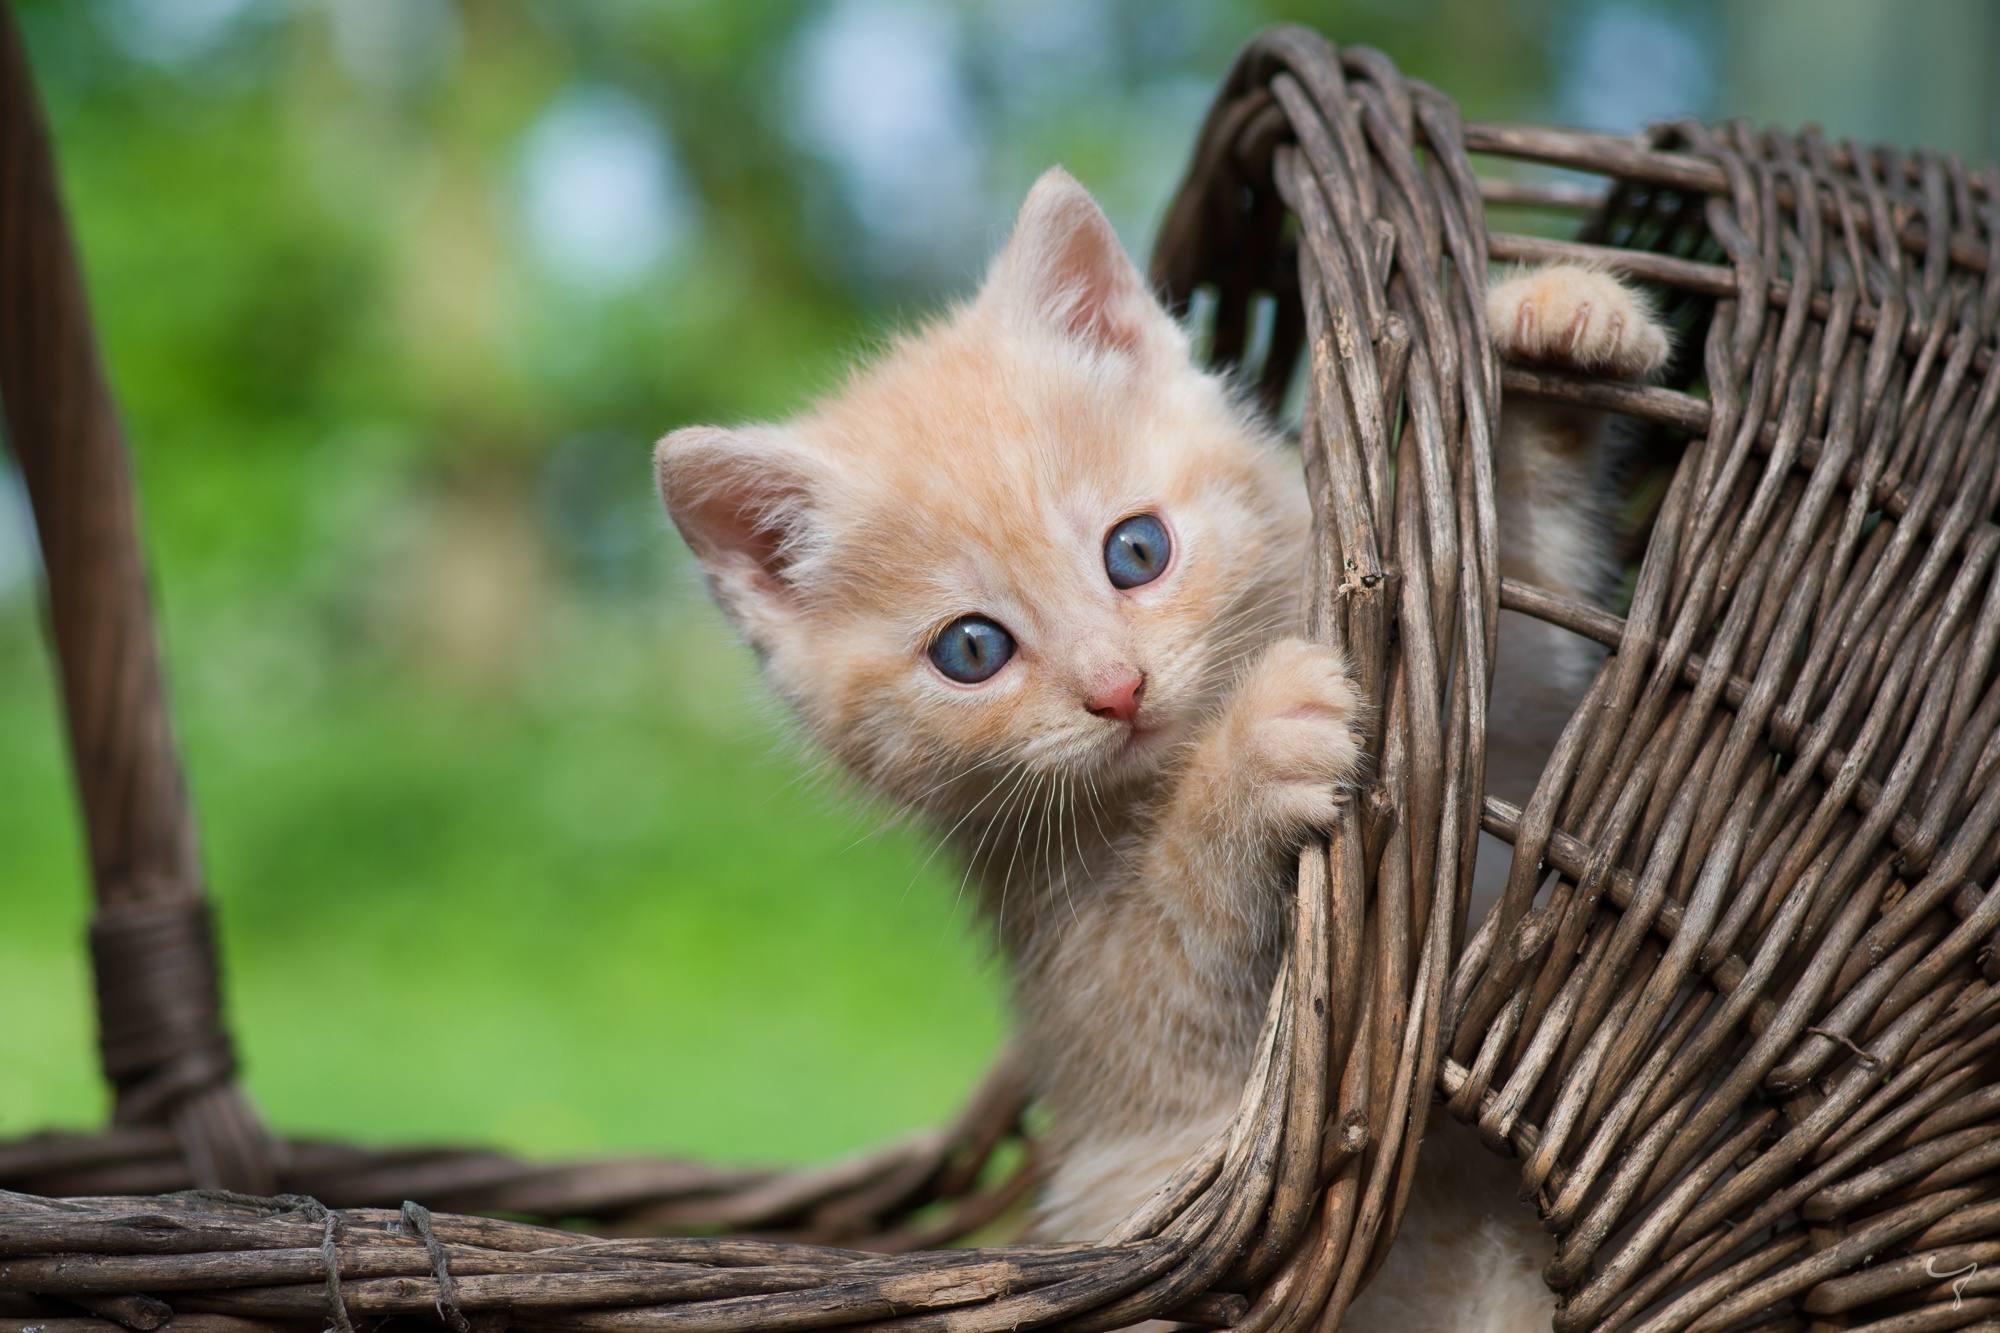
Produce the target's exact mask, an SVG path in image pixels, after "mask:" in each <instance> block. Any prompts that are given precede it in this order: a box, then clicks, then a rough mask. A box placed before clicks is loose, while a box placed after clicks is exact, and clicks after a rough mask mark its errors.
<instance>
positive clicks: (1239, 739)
mask: <svg viewBox="0 0 2000 1333" xmlns="http://www.w3.org/2000/svg"><path fill="white" fill-rule="evenodd" d="M1361 715H1362V702H1361V700H1360V699H1359V698H1358V697H1357V695H1356V694H1355V691H1354V686H1353V684H1352V683H1351V682H1350V681H1349V680H1348V678H1347V674H1346V663H1345V662H1344V660H1343V659H1342V658H1341V656H1340V654H1339V653H1337V652H1335V651H1333V650H1332V649H1328V648H1321V647H1316V646H1314V645H1312V644H1308V643H1304V642H1301V641H1299V640H1297V639H1285V640H1280V641H1278V642H1276V643H1274V644H1272V645H1270V646H1269V647H1268V648H1266V649H1265V650H1264V653H1263V655H1262V656H1261V657H1260V658H1259V659H1258V660H1257V662H1256V664H1255V665H1254V666H1253V667H1252V668H1251V669H1250V670H1249V672H1248V673H1247V674H1246V675H1245V676H1244V678H1243V680H1242V682H1241V683H1240V684H1239V685H1238V687H1237V689H1236V691H1235V693H1234V694H1233V696H1232V697H1231V699H1230V701H1229V703H1228V704H1227V705H1225V707H1224V708H1223V710H1222V713H1221V715H1220V716H1219V717H1217V718H1216V719H1215V720H1214V722H1213V723H1212V724H1211V725H1210V726H1209V727H1208V728H1207V729H1206V730H1205V731H1204V733H1203V734H1202V735H1201V736H1200V737H1199V738H1198V739H1197V740H1196V741H1195V743H1194V745H1193V748H1192V751H1191V753H1190V754H1189V756H1188V760H1187V763H1186V765H1185V767H1184V768H1183V770H1182V772H1181V774H1180V776H1179V777H1178V778H1177V780H1176V781H1175V784H1174V787H1173V789H1172V791H1171V792H1169V793H1168V794H1167V796H1166V798H1165V801H1164V803H1163V806H1162V808H1161V809H1160V811H1159V816H1158V822H1157V824H1156V825H1155V826H1154V828H1153V829H1152V831H1151V833H1150V836H1149V837H1148V838H1147V839H1146V841H1145V842H1144V844H1143V845H1142V846H1140V847H1138V848H1137V849H1135V852H1134V855H1133V858H1132V866H1131V870H1130V875H1129V878H1128V879H1127V880H1126V881H1125V882H1124V883H1123V884H1122V885H1120V886H1119V888H1118V889H1117V890H1116V891H1115V892H1114V893H1111V894H1107V895H1104V896H1102V897H1100V898H1098V899H1096V900H1095V901H1093V902H1090V903H1087V904H1085V905H1084V907H1083V908H1082V910H1081V911H1080V912H1079V913H1078V915H1077V917H1076V919H1075V920H1074V921H1073V923H1072V924H1070V925H1069V926H1068V927H1067V928H1066V929H1065V930H1064V931H1063V933H1062V935H1061V937H1060V939H1059V940H1058V941H1056V942H1055V944H1054V946H1053V948H1052V951H1051V953H1050V954H1049V955H1048V956H1046V957H1044V958H1043V959H1041V960H1039V961H1038V963H1037V964H1036V968H1037V971H1038V972H1039V973H1040V975H1039V976H1038V977H1037V978H1036V979H1035V982H1034V984H1032V985H1024V986H1023V987H1022V990H1021V994H1020V1003H1021V1006H1022V1018H1023V1021H1024V1023H1025V1024H1026V1025H1027V1027H1028V1029H1029V1033H1030V1035H1029V1044H1030V1045H1031V1046H1032V1047H1033V1048H1034V1049H1036V1050H1038V1051H1041V1052H1044V1053H1045V1054H1046V1057H1047V1061H1046V1065H1045V1069H1044V1077H1045V1078H1046V1080H1047V1084H1046V1086H1045V1087H1044V1088H1043V1089H1042V1091H1043V1092H1044V1093H1045V1094H1047V1095H1048V1098H1049V1103H1050V1105H1051V1107H1052V1109H1053V1110H1054V1111H1055V1113H1056V1116H1055V1118H1056V1124H1055V1126H1054V1133H1053V1136H1052V1143H1053V1146H1054V1148H1055V1150H1056V1154H1057V1157H1058V1163H1057V1166H1056V1168H1055V1170H1054V1172H1053V1173H1052V1175H1051V1178H1050V1180H1049V1183H1048V1187H1047V1189H1046V1190H1045V1191H1044V1195H1043V1201H1042V1208H1043V1211H1042V1220H1041V1222H1040V1224H1039V1225H1038V1230H1039V1232H1040V1234H1042V1235H1043V1236H1045V1237H1048V1238H1052V1239H1076V1240H1088V1239H1095V1238H1097V1237H1098V1236H1101V1235H1103V1233H1104V1232H1105V1230H1106V1229H1107V1228H1108V1227H1109V1226H1110V1225H1111V1224H1112V1223H1113V1222H1115V1221H1116V1220H1117V1219H1118V1218H1120V1217H1121V1216H1123V1215H1124V1214H1125V1213H1126V1212H1127V1211H1129V1210H1130V1209H1131V1208H1132V1207H1133V1206H1134V1205H1136V1204H1137V1203H1138V1202H1139V1201H1140V1200H1141V1199H1143V1198H1144V1197H1145V1196H1146V1195H1147V1193H1149V1192H1150V1191H1151V1190H1152V1189H1153V1188H1154V1187H1155V1186H1157V1185H1159V1184H1160V1183H1161V1182H1162V1181H1164V1180H1165V1179H1166V1177H1167V1176H1168V1175H1169V1174H1171V1173H1172V1172H1173V1170H1174V1169H1175V1168H1176V1167H1178V1166H1179V1165H1180V1163H1181V1161H1182V1160H1183V1159H1185V1157H1186V1156H1187V1154H1188V1152H1189V1150H1190V1149H1192V1148H1194V1147H1195V1146H1196V1145H1197V1144H1199V1143H1200V1142H1201V1140H1202V1138H1203V1137H1204V1136H1206V1135H1207V1134H1208V1133H1209V1132H1211V1131H1212V1130H1214V1129H1215V1128H1217V1127H1218V1126H1220V1125H1221V1124H1222V1123H1223V1122H1224V1121H1226V1120H1227V1119H1228V1116H1229V1113H1230V1112H1231V1111H1232V1110H1233V1109H1234V1107H1235V1105H1236V1102H1237V1098H1238V1097H1239V1096H1240V1094H1241V1093H1242V1090H1243V1078H1244V1075H1245V1073H1246V1071H1247V1070H1248V1068H1249V1063H1250V1057H1251V1052H1252V1047H1253V1045H1254V1043H1255V1040H1256V1036H1257V1030H1258V1025H1259V1023H1260V1021H1261V1020H1262V1018H1263V1014H1264V1007H1265V1001H1266V999H1267V997H1268V995H1269V991H1270V986H1271V983H1272V981H1273V979H1274V978H1275V976H1276V974H1277V967H1278V963H1279V960H1280V958H1281V955H1282V945H1283V941H1284V936H1285V915H1286V904H1287V902H1288V901H1289V900H1288V896H1287V893H1286V889H1287V887H1288V885H1289V882H1290V872H1291V869H1292V867H1293V865H1294V860H1295V858H1294V855H1293V853H1292V851H1291V850H1290V849H1295V848H1296V847H1297V846H1298V844H1299V843H1300V842H1301V841H1302V840H1303V839H1304V838H1305V837H1306V836H1307V835H1308V834H1309V833H1311V832H1312V831H1314V830H1316V829H1322V828H1325V827H1327V826H1328V825H1330V824H1331V823H1332V822H1333V820H1334V818H1335V816H1336V812H1337V810H1338V803H1339V801H1340V800H1341V799H1342V798H1343V793H1344V791H1345V790H1346V789H1347V788H1349V787H1350V786H1352V785H1353V783H1354V780H1355V777H1356V775H1357V774H1358V773H1359V771H1360V769H1361V753H1362V752H1361V739H1362V738H1361V735H1360V731H1359V725H1358V724H1359V720H1360V717H1361Z"/></svg>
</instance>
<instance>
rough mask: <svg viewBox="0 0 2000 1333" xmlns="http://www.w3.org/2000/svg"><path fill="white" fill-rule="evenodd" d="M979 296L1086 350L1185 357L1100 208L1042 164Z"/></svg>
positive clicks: (1014, 318) (1008, 315) (1063, 174)
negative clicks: (1043, 171) (1012, 230)
mask: <svg viewBox="0 0 2000 1333" xmlns="http://www.w3.org/2000/svg"><path fill="white" fill-rule="evenodd" d="M980 299H981V301H982V302H985V303H991V304H993V305H994V306H995V307H996V308H997V309H998V310H999V311H1000V313H1001V315H1002V317H1003V318H1005V319H1007V320H1008V321H1010V322H1012V323H1015V324H1017V325H1030V326H1034V325H1039V326H1041V327H1043V328H1048V329H1052V330H1054V331H1056V332H1058V333H1061V334H1063V335H1065V336H1067V337H1069V338H1072V339H1075V340H1076V341H1078V342H1080V343H1082V344H1083V345H1084V346H1086V347H1089V348H1091V349H1092V350H1096V351H1116V352H1124V353H1127V354H1130V355H1135V356H1140V357H1145V356H1147V355H1150V354H1162V353H1163V354H1172V353H1175V352H1179V353H1181V354H1183V355H1185V348H1184V347H1183V345H1182V341H1181V337H1180V330H1179V329H1178V328H1176V327H1175V325H1174V322H1173V320H1171V319H1170V318H1168V316H1167V312H1166V311H1164V310H1162V309H1161V308H1160V303H1159V302H1158V301H1156V300H1154V299H1153V293H1152V292H1151V291H1150V290H1148V289H1147V286H1146V280H1145V279H1144V278H1143V277H1141V276H1140V274H1139V270H1138V269H1137V268H1136V267H1134V266H1133V264H1132V260H1131V259H1130V258H1129V257H1128V256H1127V255H1126V253H1125V247H1124V246H1122V245H1120V244H1119V243H1118V233H1117V232H1115V231H1113V230H1112V229H1111V222H1110V220H1109V219H1108V218H1106V217H1105V216H1104V210H1103V209H1101V208H1099V207H1098V206H1097V201H1096V200H1095V199H1092V198H1091V197H1090V192H1089V191H1088V190H1086V189H1084V188H1083V186H1081V185H1079V184H1077V181H1076V178H1075V177H1074V176H1071V175H1070V174H1069V173H1068V172H1067V171H1064V170H1063V169H1062V168H1061V167H1050V168H1049V169H1048V171H1046V172H1045V173H1043V175H1042V178H1041V179H1040V180H1038V181H1036V182H1035V188H1034V189H1032V190H1030V191H1028V198H1027V202H1025V203H1023V204H1022V205H1021V216H1020V217H1019V218H1018V219H1016V220H1015V223H1014V234H1013V236H1012V237H1010V238H1009V239H1008V241H1007V245H1006V247H1005V248H1004V249H1002V250H1001V251H1000V253H999V255H998V256H997V257H996V258H995V259H994V261H993V267H992V268H991V269H990V270H989V271H988V273H987V276H986V287H985V289H984V290H983V292H982V293H981V296H980Z"/></svg>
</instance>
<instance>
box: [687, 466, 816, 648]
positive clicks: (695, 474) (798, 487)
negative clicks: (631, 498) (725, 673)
mask: <svg viewBox="0 0 2000 1333" xmlns="http://www.w3.org/2000/svg"><path fill="white" fill-rule="evenodd" d="M653 467H654V472H655V475H656V476H657V477H658V478H659V483H660V496H661V498H662V499H664V500H665V501H666V502H667V512H668V513H669V514H671V515H672V516H673V520H674V526H676V527H678V528H679V529H680V530H681V536H682V537H684V538H686V539H687V544H688V546H689V547H690V548H691V549H692V550H693V551H694V553H695V556H696V557H697V558H698V559H699V560H700V561H701V563H702V568H704V569H705V570H707V571H708V578H709V583H710V585H711V586H712V587H713V588H714V589H715V597H716V600H717V601H719V602H720V603H722V609H723V610H724V611H726V612H728V613H729V616H730V618H731V619H732V620H734V621H735V622H736V624H737V627H738V628H740V629H741V630H742V631H743V632H744V634H745V635H747V636H748V637H749V639H750V641H751V642H752V643H753V644H755V645H757V646H758V647H759V648H764V649H768V648H770V647H771V646H772V638H773V636H774V635H776V634H778V633H781V632H782V631H783V630H784V629H785V628H786V627H787V626H789V625H791V624H792V623H794V622H795V621H796V620H797V618H798V600H797V590H796V588H795V587H794V585H793V581H792V572H793V567H794V566H795V565H796V564H797V563H798V561H799V559H800V557H801V556H802V555H803V554H805V548H806V546H807V544H808V539H809V536H810V523H811V515H812V505H813V499H814V494H815V491H816V489H817V483H818V475H817V469H816V468H814V467H813V466H812V464H811V462H810V460H808V459H807V458H806V457H805V456H804V454H803V453H802V452H801V451H800V450H798V449H796V448H793V447H790V446H789V445H787V444H786V443H784V442H782V441H780V440H778V439H775V438H773V437H772V436H771V435H769V434H767V433H764V432H755V433H752V432H739V431H728V430H719V429H717V428H715V427H712V426H690V427H688V428H687V429H685V430H677V431H675V432H674V433H673V434H672V435H669V436H667V438H666V439H664V440H661V441H660V444H659V447H658V448H657V449H656V450H655V451H654V453H653Z"/></svg>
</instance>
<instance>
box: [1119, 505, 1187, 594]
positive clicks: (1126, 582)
mask: <svg viewBox="0 0 2000 1333" xmlns="http://www.w3.org/2000/svg"><path fill="white" fill-rule="evenodd" d="M1173 553H1174V546H1173V543H1172V542H1171V541H1169V540H1168V538H1167V525H1166V524H1164V523H1162V522H1160V520H1159V519H1157V518H1154V517H1153V516H1152V515H1151V514H1134V515H1133V516H1132V517H1131V518H1128V519H1126V520H1125V521H1124V522H1122V523H1120V524H1119V525H1118V526H1117V527H1115V528H1113V529H1111V535H1110V536H1108V537H1106V538H1105V539H1104V572H1105V573H1106V574H1109V575H1110V576H1111V586H1112V587H1114V588H1136V587H1138V586H1139V585H1141V584H1143V583H1151V582H1152V581H1153V580H1154V579H1156V578H1158V577H1160V575H1162V574H1164V573H1166V570H1167V560H1168V558H1169V557H1170V556H1172V555H1173Z"/></svg>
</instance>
